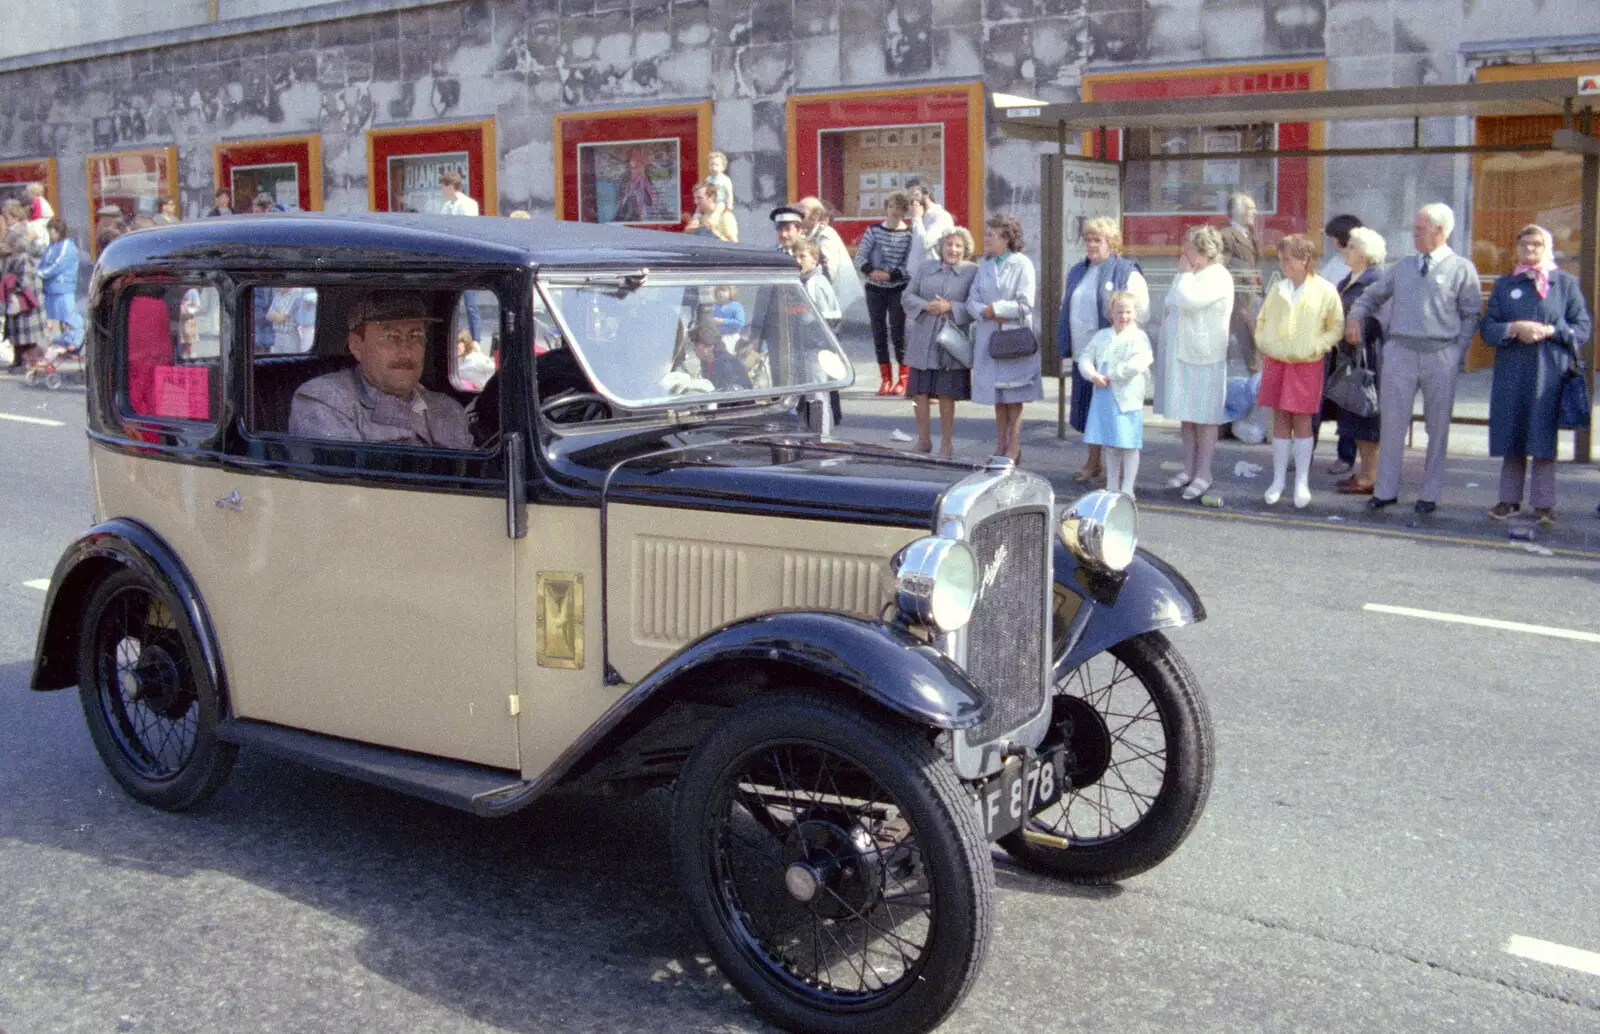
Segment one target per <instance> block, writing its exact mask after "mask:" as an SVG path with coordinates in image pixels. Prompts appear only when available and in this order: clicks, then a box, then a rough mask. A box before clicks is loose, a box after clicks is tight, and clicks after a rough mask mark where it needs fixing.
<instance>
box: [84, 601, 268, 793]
mask: <svg viewBox="0 0 1600 1034" xmlns="http://www.w3.org/2000/svg"><path fill="white" fill-rule="evenodd" d="M192 641H193V635H192V631H191V630H190V629H189V627H188V624H187V619H186V618H185V617H184V616H183V614H182V613H180V612H178V611H176V610H175V609H174V608H173V607H171V606H170V605H169V603H168V602H167V599H166V597H165V594H163V593H161V592H160V591H158V590H157V589H156V588H155V587H154V586H152V585H151V584H150V582H149V581H148V580H147V579H146V578H145V577H144V575H142V574H140V573H139V572H137V571H133V570H122V571H119V572H117V573H116V574H114V575H112V576H111V577H109V578H107V579H106V580H105V581H103V582H101V583H100V585H99V586H98V587H97V588H96V589H95V591H94V592H93V594H91V595H90V597H89V603H88V606H87V607H85V608H84V619H83V626H82V628H81V629H80V632H79V636H78V694H79V699H80V700H81V702H82V704H83V714H84V718H85V719H86V720H87V721H88V724H89V734H90V736H91V737H92V738H93V740H94V745H95V749H96V750H97V751H99V753H100V758H101V760H102V761H104V762H105V765H106V767H107V768H108V769H110V770H111V774H112V776H113V777H114V778H115V779H116V780H117V782H118V783H120V784H121V785H122V788H123V789H124V790H126V791H127V792H128V794H129V795H130V796H132V797H134V798H135V799H137V800H140V801H143V802H144V803H145V804H150V805H154V806H155V807H158V808H164V809H166V810H168V811H183V810H184V809H186V808H192V807H194V806H195V805H197V804H199V803H200V802H202V801H204V800H205V799H206V798H208V797H210V796H211V795H212V794H213V793H215V792H216V791H217V790H218V788H220V787H221V786H222V784H223V783H224V782H225V781H226V780H227V778H228V774H229V772H231V771H232V769H233V762H234V758H235V756H236V755H237V754H238V748H237V747H235V746H233V745H231V744H227V743H222V742H220V741H219V740H218V739H217V735H216V731H217V723H218V721H220V720H221V717H222V715H221V703H220V700H219V698H218V694H217V689H216V687H215V686H214V685H213V684H212V681H211V677H210V674H209V672H207V671H206V668H205V665H204V664H203V662H202V661H201V660H200V658H199V657H197V656H195V653H196V651H195V650H193V649H192V648H191V646H190V645H189V644H190V643H191V642H192Z"/></svg>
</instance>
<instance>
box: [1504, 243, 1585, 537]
mask: <svg viewBox="0 0 1600 1034" xmlns="http://www.w3.org/2000/svg"><path fill="white" fill-rule="evenodd" d="M1553 251H1554V249H1553V248H1552V247H1551V240H1550V232H1549V231H1548V230H1546V229H1545V228H1544V227H1542V226H1533V225H1528V226H1524V227H1523V228H1522V229H1521V230H1520V231H1519V232H1518V233H1517V265H1516V268H1515V269H1513V270H1512V271H1511V272H1510V273H1509V274H1507V275H1505V276H1502V277H1500V278H1499V279H1497V280H1496V281H1495V282H1494V293H1493V294H1491V295H1490V296H1489V306H1488V308H1487V309H1486V310H1485V312H1484V316H1483V323H1482V324H1481V326H1480V327H1479V331H1480V333H1482V335H1483V340H1484V341H1485V342H1487V343H1488V344H1489V345H1490V346H1491V347H1492V348H1494V352H1495V354H1494V386H1493V387H1492V388H1491V389H1490V392H1489V455H1491V456H1503V457H1504V460H1503V461H1502V462H1501V466H1500V501H1499V502H1498V503H1496V504H1495V505H1494V507H1493V508H1491V509H1490V510H1489V517H1490V518H1491V519H1493V520H1497V521H1503V520H1506V519H1507V518H1509V517H1511V516H1512V515H1513V514H1515V513H1516V512H1517V511H1519V510H1521V509H1522V495H1523V479H1524V477H1525V475H1526V474H1527V469H1528V461H1529V460H1530V459H1531V460H1532V461H1533V475H1532V482H1533V484H1532V486H1531V488H1530V490H1529V496H1530V498H1529V502H1530V503H1531V504H1532V506H1533V513H1534V517H1535V518H1536V519H1537V520H1538V522H1539V523H1540V524H1541V525H1544V526H1546V527H1548V526H1550V525H1552V524H1554V523H1555V520H1556V510H1555V507H1556V431H1557V430H1558V429H1559V427H1560V424H1561V422H1562V421H1561V410H1562V408H1563V404H1562V393H1563V390H1564V389H1565V390H1568V391H1571V392H1574V393H1576V394H1581V393H1582V392H1581V389H1580V388H1579V387H1578V385H1572V386H1570V387H1569V386H1568V385H1567V384H1566V381H1567V380H1568V379H1569V374H1576V373H1579V364H1578V363H1576V362H1575V361H1574V360H1575V359H1576V358H1577V357H1578V355H1579V349H1580V348H1581V347H1582V346H1583V345H1585V344H1586V343H1587V342H1588V340H1589V331H1590V330H1591V324H1590V321H1589V311H1588V308H1587V307H1586V306H1585V305H1584V303H1583V292H1582V291H1581V290H1579V287H1578V278H1577V277H1575V276H1573V275H1572V274H1571V273H1567V272H1565V271H1563V270H1560V269H1557V268H1556V264H1555V261H1554V255H1553ZM1578 383H1579V385H1581V384H1582V378H1581V375H1580V376H1579V378H1578ZM1583 401H1585V400H1581V399H1580V400H1578V404H1577V405H1575V406H1573V407H1572V408H1575V409H1582V408H1587V407H1586V406H1583V405H1582V402H1583ZM1584 415H1587V414H1584Z"/></svg>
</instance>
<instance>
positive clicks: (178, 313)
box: [121, 285, 222, 421]
mask: <svg viewBox="0 0 1600 1034" xmlns="http://www.w3.org/2000/svg"><path fill="white" fill-rule="evenodd" d="M122 318H123V325H122V334H121V341H122V348H123V359H124V362H123V364H122V369H123V374H124V381H123V391H124V397H125V398H126V400H127V411H128V413H129V414H131V415H132V416H135V417H144V418H152V419H158V420H206V421H209V420H211V419H212V414H213V413H214V412H215V411H216V408H217V398H218V393H219V392H220V391H221V388H222V368H221V356H222V336H221V326H222V320H221V305H220V299H219V298H218V295H217V291H216V289H215V288H212V287H198V286H181V285H162V286H140V287H138V288H135V289H134V292H133V296H132V297H131V298H129V299H128V303H127V307H126V308H125V309H124V310H123V317H122Z"/></svg>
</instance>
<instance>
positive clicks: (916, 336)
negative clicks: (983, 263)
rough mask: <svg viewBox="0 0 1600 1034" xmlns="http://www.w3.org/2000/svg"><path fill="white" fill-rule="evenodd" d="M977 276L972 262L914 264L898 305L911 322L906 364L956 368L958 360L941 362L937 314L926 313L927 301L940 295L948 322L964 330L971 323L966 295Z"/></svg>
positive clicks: (908, 330)
mask: <svg viewBox="0 0 1600 1034" xmlns="http://www.w3.org/2000/svg"><path fill="white" fill-rule="evenodd" d="M977 275H978V264H977V263H976V262H963V263H961V264H960V265H958V266H948V265H945V264H944V263H943V262H938V261H934V260H931V259H930V260H929V261H927V262H924V263H922V264H921V265H920V266H918V267H917V272H916V274H915V275H914V276H913V277H912V278H911V285H910V286H909V287H907V288H906V290H905V293H904V294H902V295H901V296H900V305H901V307H902V308H904V309H905V310H906V316H908V317H909V318H910V321H911V325H910V326H908V327H907V328H906V365H907V366H909V367H911V368H912V369H914V370H938V369H940V368H941V367H943V368H952V367H959V366H960V364H959V363H955V364H950V363H941V362H940V360H939V356H940V353H941V352H942V351H943V349H941V348H940V347H939V346H938V345H937V344H936V343H935V342H934V337H935V335H937V334H938V332H939V322H940V317H938V316H937V315H935V314H934V313H931V312H928V311H926V310H927V307H928V303H929V302H931V301H933V300H934V299H935V298H943V299H944V300H945V301H947V302H949V303H950V306H951V308H950V317H949V318H950V321H951V322H952V323H954V324H955V325H956V326H957V327H960V328H961V330H962V332H963V333H965V332H966V330H967V327H968V324H970V323H971V322H972V313H970V312H968V311H967V294H968V292H970V291H971V290H972V278H973V277H975V276H977Z"/></svg>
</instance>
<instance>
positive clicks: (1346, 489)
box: [1339, 478, 1374, 495]
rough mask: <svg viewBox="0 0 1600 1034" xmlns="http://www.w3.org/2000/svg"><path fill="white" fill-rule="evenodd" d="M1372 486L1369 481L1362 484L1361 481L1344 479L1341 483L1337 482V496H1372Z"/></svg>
mask: <svg viewBox="0 0 1600 1034" xmlns="http://www.w3.org/2000/svg"><path fill="white" fill-rule="evenodd" d="M1373 484H1374V482H1371V481H1365V482H1363V481H1357V480H1356V479H1355V478H1345V479H1343V480H1342V481H1340V482H1339V494H1340V495H1371V494H1372V486H1373Z"/></svg>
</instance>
